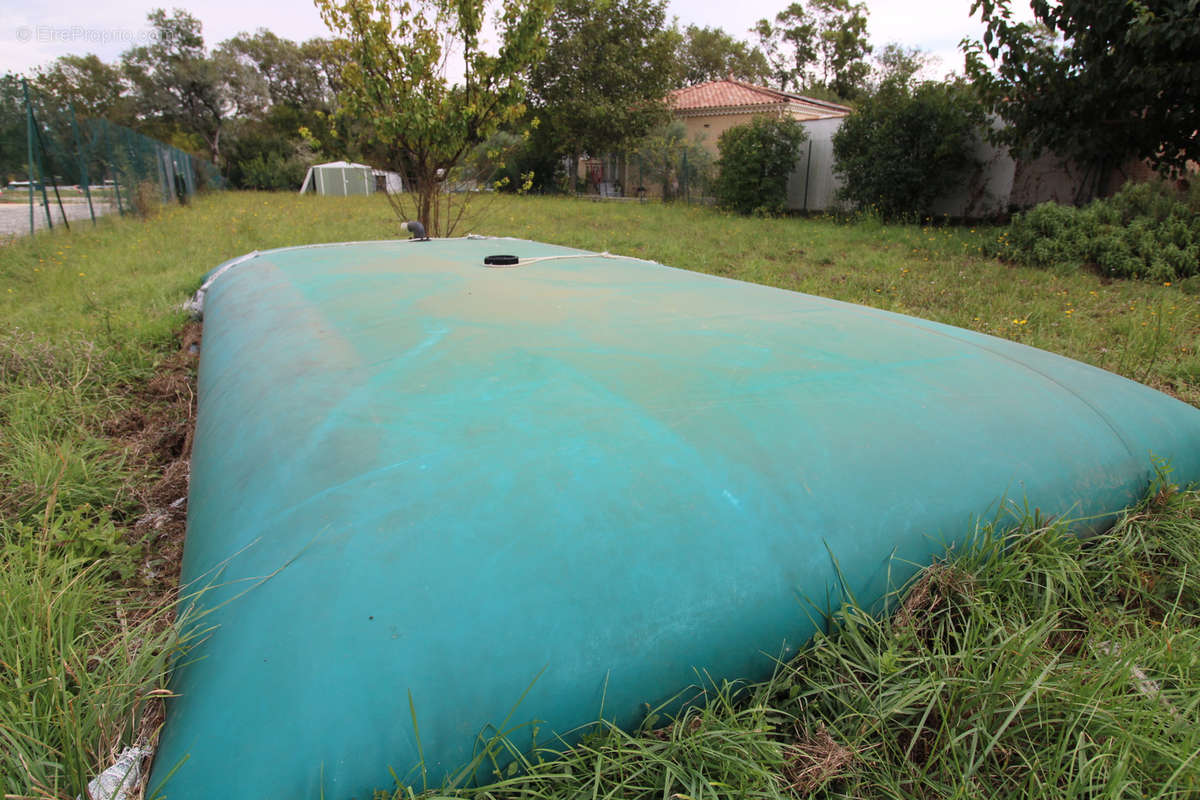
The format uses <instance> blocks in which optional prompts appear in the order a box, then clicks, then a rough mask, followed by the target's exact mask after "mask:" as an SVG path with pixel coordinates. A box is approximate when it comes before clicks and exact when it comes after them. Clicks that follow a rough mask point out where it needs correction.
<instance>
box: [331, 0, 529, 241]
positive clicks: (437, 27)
mask: <svg viewBox="0 0 1200 800" xmlns="http://www.w3.org/2000/svg"><path fill="white" fill-rule="evenodd" d="M551 3H552V0H502V2H500V3H498V4H492V7H493V8H495V11H496V17H495V22H496V27H497V29H498V31H499V37H500V42H499V47H498V50H497V51H496V53H495V55H493V54H491V53H489V52H488V48H487V47H485V42H484V41H483V38H482V35H483V30H484V25H485V22H486V21H487V20H486V15H487V11H488V6H489V4H488V3H487V2H486V0H456V1H454V2H452V1H451V0H413V2H404V1H403V0H342V1H341V2H339V0H317V6H318V8H319V9H320V12H321V17H322V19H324V20H325V22H326V24H328V25H329V27H330V28H331V29H332V30H335V31H338V32H340V33H341V35H342V36H344V37H345V38H344V39H342V40H340V41H338V42H337V43H336V51H337V52H338V53H340V54H341V56H342V58H343V62H344V66H343V68H342V70H341V77H340V81H341V91H340V98H341V101H342V103H343V107H342V109H340V113H341V114H343V115H349V116H351V117H359V118H361V119H369V120H370V124H371V126H372V134H373V137H374V138H375V139H377V140H378V141H379V142H381V143H383V144H384V145H385V147H386V150H385V151H384V155H386V156H387V159H386V166H388V167H390V168H392V169H395V170H397V171H399V172H401V173H402V174H404V175H406V176H407V177H408V178H409V180H410V181H411V182H413V183H415V185H416V192H417V201H416V216H417V219H418V220H420V222H421V223H422V224H423V225H424V226H425V229H426V230H427V231H429V232H430V233H431V234H433V235H443V234H448V233H450V232H452V230H453V227H454V224H455V223H456V222H457V220H458V218H454V219H451V218H450V214H449V213H447V215H446V218H443V217H442V215H441V213H440V210H439V209H440V205H439V204H438V198H439V195H440V194H441V193H442V189H443V188H444V186H445V183H446V182H447V180H450V179H452V178H453V176H454V173H455V168H456V167H458V166H459V165H460V163H461V162H462V161H463V160H464V159H465V158H466V157H467V156H468V155H469V154H470V152H471V149H472V148H474V147H475V146H476V145H478V144H480V143H481V142H483V141H486V140H487V138H488V137H489V136H490V135H491V134H493V133H494V132H495V131H496V130H498V129H499V128H500V126H501V125H502V124H504V123H507V122H512V121H514V120H516V119H518V118H520V116H521V114H522V113H523V112H524V110H525V106H524V97H525V80H524V75H525V73H526V72H527V70H528V69H529V68H530V66H531V65H532V64H533V63H534V62H535V61H536V60H537V59H538V57H539V56H540V55H541V53H542V51H543V46H544V34H543V27H544V26H545V22H546V17H547V15H548V14H549V12H550V8H551ZM451 58H455V59H457V60H458V64H459V66H461V70H462V76H463V77H462V79H461V81H453V82H452V81H451V80H450V77H449V75H448V73H447V64H448V62H449V60H450V59H451ZM397 210H398V212H401V213H402V212H403V208H398V209H397ZM460 216H461V215H460Z"/></svg>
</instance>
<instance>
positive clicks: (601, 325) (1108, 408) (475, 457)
mask: <svg viewBox="0 0 1200 800" xmlns="http://www.w3.org/2000/svg"><path fill="white" fill-rule="evenodd" d="M496 253H512V254H514V255H518V256H521V257H524V258H528V257H538V256H549V255H579V254H580V251H575V250H570V249H568V248H562V247H553V246H549V245H543V244H537V243H533V242H520V241H513V240H440V241H431V242H376V243H358V244H352V245H346V246H325V247H306V248H292V249H286V250H279V251H272V252H266V253H261V254H259V255H258V256H256V257H254V258H252V259H248V260H246V261H244V262H243V263H240V264H238V265H237V266H235V267H233V268H231V269H229V270H227V271H226V272H225V273H224V274H222V275H221V276H220V277H219V278H217V279H216V280H215V281H214V282H213V283H212V285H211V287H210V288H209V291H208V293H207V297H206V300H205V326H204V343H203V350H202V355H201V361H200V379H199V393H200V406H199V409H200V410H199V418H198V425H197V430H196V436H195V451H194V456H193V461H192V484H191V491H190V495H189V521H188V538H187V545H186V553H185V559H184V574H183V577H184V581H185V582H186V583H187V586H188V589H189V590H191V591H193V592H194V591H196V590H199V589H201V588H206V591H205V592H204V593H203V594H202V595H201V596H200V597H199V598H198V603H199V605H200V606H201V607H202V608H207V609H211V611H210V612H209V614H208V615H207V616H206V617H205V618H204V623H205V624H211V625H215V626H216V627H215V629H214V630H213V631H212V633H211V635H210V636H209V637H208V638H207V640H206V641H205V642H204V643H203V644H202V645H200V646H199V647H198V648H197V649H196V650H195V651H194V652H192V653H191V654H190V655H189V657H188V659H187V663H186V664H184V665H183V666H181V667H180V668H179V669H178V671H177V672H176V674H175V677H174V684H173V688H174V689H175V690H176V691H177V692H178V693H179V697H178V698H177V699H175V700H173V701H172V702H171V703H170V706H169V713H168V719H167V725H166V728H165V731H164V735H163V737H162V741H161V748H160V752H159V755H158V757H157V760H156V764H155V770H154V779H153V780H152V782H151V787H152V788H154V787H155V786H157V785H158V784H160V783H161V782H162V781H163V779H164V778H166V776H167V775H168V774H169V773H171V772H172V770H175V771H174V774H173V775H172V776H171V778H170V780H169V781H168V782H167V784H166V786H165V788H163V790H162V793H163V794H164V795H165V796H166V797H168V798H170V799H171V800H193V799H197V800H198V799H200V798H203V800H212V798H214V797H222V798H229V799H230V800H240V799H241V798H247V799H248V798H266V797H289V798H300V797H314V798H315V797H318V796H321V792H322V791H323V792H324V795H323V796H324V797H326V798H331V799H332V800H338V799H340V798H348V797H358V798H368V797H369V796H370V791H371V789H373V788H377V787H379V788H389V787H392V786H393V784H392V781H391V778H390V776H389V772H388V768H389V767H391V768H393V769H395V771H396V773H397V774H398V775H400V776H401V777H402V778H408V779H410V780H415V781H418V782H419V773H418V772H415V771H414V767H415V766H416V764H417V761H418V755H417V754H418V749H417V740H416V737H415V735H414V730H413V725H412V721H411V717H410V712H409V698H410V696H411V699H412V703H413V707H414V708H415V710H416V716H417V720H418V723H419V726H420V745H421V748H422V750H423V752H424V756H425V762H426V768H427V770H428V776H429V779H430V781H431V784H434V785H436V784H438V783H440V782H441V781H442V779H443V778H444V777H445V776H447V775H449V774H453V773H454V772H455V771H456V770H458V769H460V768H461V767H463V766H464V765H465V764H466V763H467V762H469V761H470V760H471V758H472V755H473V753H474V752H476V750H475V748H476V747H477V745H478V737H479V736H480V735H481V734H483V735H485V736H486V735H488V733H489V732H491V731H492V729H491V728H489V727H488V726H489V725H494V726H499V725H501V724H502V723H503V721H504V720H505V719H508V724H509V725H516V724H520V723H525V722H529V721H531V720H539V721H541V722H540V734H539V737H538V738H539V742H545V741H548V740H549V739H550V737H551V732H559V733H564V734H566V733H568V732H570V731H573V730H576V729H577V728H578V727H579V726H581V725H585V724H586V723H588V722H590V721H594V720H595V719H597V717H598V716H599V715H600V714H601V703H602V699H603V713H604V715H605V716H606V717H607V718H609V719H611V720H614V721H615V722H617V723H618V724H620V725H634V724H636V723H637V722H638V721H639V719H640V715H641V714H642V713H643V710H644V707H645V706H644V705H643V704H645V703H650V704H656V703H658V702H660V701H663V700H665V699H667V698H669V697H671V696H673V695H675V694H676V693H677V692H679V691H680V690H682V689H684V688H685V687H687V686H688V685H689V684H693V683H695V682H696V681H697V671H698V670H703V671H706V672H707V673H708V674H709V675H711V676H712V677H713V678H716V679H720V678H747V679H755V678H763V677H765V676H767V675H769V674H770V672H771V670H772V666H773V661H772V658H773V657H777V656H780V655H783V656H785V657H786V656H787V655H788V654H790V653H792V652H794V650H795V648H796V647H797V646H799V645H801V644H803V643H804V642H805V640H806V639H808V638H809V636H810V635H811V634H812V632H813V627H812V626H813V619H814V616H815V613H816V612H814V606H815V607H817V608H819V609H824V608H825V607H826V606H827V604H830V603H832V604H834V605H836V604H837V603H838V602H839V598H840V594H839V590H838V580H837V576H836V573H835V566H834V559H836V562H837V566H838V567H840V569H841V572H842V574H843V575H844V576H845V577H846V578H847V579H848V581H849V585H850V588H851V589H852V590H853V591H854V593H855V596H856V597H857V598H858V599H859V601H870V600H872V599H876V598H878V597H880V596H881V595H882V593H883V592H884V591H885V590H886V589H887V588H888V581H889V579H890V580H891V582H892V583H893V584H895V583H898V582H900V581H903V580H904V579H906V578H907V577H908V576H909V575H911V574H912V572H913V571H914V570H915V569H917V568H918V566H919V565H922V564H926V563H928V562H929V561H930V560H931V558H932V557H933V556H934V555H935V554H938V553H940V552H941V551H942V550H943V549H944V547H945V546H946V545H947V544H949V543H951V542H955V541H960V540H961V539H962V538H964V537H965V535H966V534H967V533H968V532H969V531H970V529H971V527H972V526H973V524H974V523H975V522H976V521H978V520H979V519H981V518H983V519H992V518H993V517H995V516H996V515H998V514H1000V515H1003V514H1005V513H1007V512H1006V509H1005V506H1006V505H1008V506H1012V507H1019V508H1024V507H1025V506H1026V505H1028V507H1029V508H1035V507H1036V508H1038V509H1040V511H1041V512H1042V513H1043V514H1050V515H1061V514H1068V515H1070V516H1072V517H1092V518H1093V520H1092V522H1091V523H1089V524H1090V525H1092V526H1098V525H1100V524H1103V522H1104V521H1105V520H1106V519H1110V518H1111V515H1112V514H1113V513H1114V512H1116V511H1117V510H1119V509H1121V508H1123V507H1124V506H1126V505H1128V504H1130V503H1132V502H1134V501H1136V500H1137V499H1138V498H1139V496H1140V495H1141V493H1142V492H1143V491H1144V490H1145V489H1146V487H1147V485H1148V483H1149V481H1150V479H1151V477H1152V474H1153V470H1152V463H1151V455H1152V454H1153V455H1154V456H1158V457H1163V458H1168V459H1170V460H1171V464H1172V466H1173V468H1174V477H1175V479H1176V480H1177V481H1182V482H1187V481H1194V480H1197V479H1200V411H1197V410H1196V409H1194V408H1192V407H1190V406H1187V405H1184V404H1182V403H1180V402H1178V401H1176V400H1174V399H1172V398H1170V397H1167V396H1166V395H1163V394H1160V393H1158V392H1155V391H1153V390H1151V389H1149V388H1147V387H1144V386H1141V385H1139V384H1136V383H1132V382H1130V381H1127V380H1124V379H1123V378H1120V377H1117V376H1115V375H1112V374H1110V373H1107V372H1104V371H1101V370H1098V369H1094V368H1092V367H1089V366H1086V365H1084V364H1081V363H1078V362H1074V361H1071V360H1068V359H1065V358H1061V357H1058V356H1054V355H1051V354H1049V353H1045V352H1042V351H1039V350H1035V349H1032V348H1029V347H1025V346H1022V345H1019V344H1015V343H1012V342H1007V341H1004V340H1000V339H995V338H992V337H989V336H984V335H981V334H977V333H973V332H970V331H965V330H960V329H957V328H952V327H948V326H945V325H939V324H936V323H931V322H926V321H922V320H918V319H914V318H911V317H905V316H900V315H896V314H890V313H887V312H882V311H877V310H873V309H870V308H865V307H861V306H855V305H850V304H845V303H840V302H835V301H831V300H826V299H822V298H818V297H811V296H807V295H802V294H797V293H794V292H788V291H784V290H780V289H774V288H768V287H764V286H759V285H754V284H747V283H741V282H738V281H732V280H726V279H723V278H718V277H713V276H709V275H702V274H697V273H693V272H688V271H683V270H676V269H672V268H669V267H665V266H661V265H657V264H653V263H649V262H644V261H637V260H632V259H622V258H605V257H601V256H599V255H590V256H588V257H583V258H568V259H556V260H546V261H538V262H534V263H530V264H523V265H521V266H518V267H515V268H509V269H494V268H488V267H484V266H483V264H482V261H483V258H484V256H486V255H489V254H496ZM1085 527H1086V526H1085ZM531 685H532V688H530V687H531ZM527 690H528V693H527V694H526V691H527ZM523 694H524V700H523V701H522V702H521V703H520V705H519V706H517V707H516V708H515V710H514V706H515V705H516V704H517V702H518V699H519V698H521V697H522V695H523ZM513 739H514V741H515V742H517V743H518V744H519V745H522V746H525V745H527V744H528V743H529V740H530V729H529V728H522V729H521V730H519V731H518V732H517V733H515V734H514V736H513Z"/></svg>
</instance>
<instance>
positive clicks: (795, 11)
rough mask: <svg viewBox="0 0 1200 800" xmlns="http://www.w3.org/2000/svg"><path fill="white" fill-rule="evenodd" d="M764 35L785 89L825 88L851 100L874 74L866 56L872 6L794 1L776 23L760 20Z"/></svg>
mask: <svg viewBox="0 0 1200 800" xmlns="http://www.w3.org/2000/svg"><path fill="white" fill-rule="evenodd" d="M753 31H754V32H755V33H757V34H758V37H759V39H760V41H761V42H762V44H763V49H764V51H765V52H766V57H767V60H768V62H769V63H770V65H771V70H772V74H773V75H774V77H775V79H776V80H777V81H778V82H779V88H780V90H782V91H787V90H788V86H789V85H792V86H794V87H795V88H796V89H798V90H805V91H809V90H812V89H825V90H827V91H828V92H831V93H832V94H833V95H834V96H836V97H839V98H842V99H850V98H853V97H854V96H855V95H857V94H858V93H859V91H860V90H861V88H862V85H863V82H864V80H865V79H866V77H867V75H868V74H869V73H870V66H869V65H868V64H867V62H866V60H865V59H866V56H867V55H868V54H869V53H870V52H871V46H870V45H869V44H868V43H867V6H866V4H865V3H852V2H850V0H808V3H807V5H805V4H804V3H792V4H791V5H789V6H788V7H787V8H785V9H784V10H783V11H780V12H779V13H778V14H776V15H775V24H774V25H772V24H771V23H770V21H768V20H766V19H761V20H759V21H758V22H757V23H756V24H755V26H754V28H753Z"/></svg>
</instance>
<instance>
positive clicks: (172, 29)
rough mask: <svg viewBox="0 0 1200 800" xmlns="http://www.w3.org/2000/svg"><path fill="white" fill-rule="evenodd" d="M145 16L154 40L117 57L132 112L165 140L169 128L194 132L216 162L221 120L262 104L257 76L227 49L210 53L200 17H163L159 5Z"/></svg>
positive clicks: (178, 13)
mask: <svg viewBox="0 0 1200 800" xmlns="http://www.w3.org/2000/svg"><path fill="white" fill-rule="evenodd" d="M148 18H149V20H150V24H151V25H152V26H153V27H154V30H155V34H156V35H155V38H154V41H153V42H152V43H151V44H149V45H144V46H141V47H135V48H133V49H131V50H128V51H126V52H125V54H124V55H123V56H122V69H123V72H124V74H125V77H126V79H127V80H128V81H129V82H130V84H131V86H132V88H133V95H134V101H135V106H136V109H137V113H138V115H139V117H142V118H143V119H148V120H149V123H148V124H147V123H143V125H142V127H148V128H149V129H150V130H149V132H150V133H152V134H155V135H158V136H159V137H160V138H170V133H171V129H172V128H178V129H180V130H182V131H183V132H185V133H193V134H196V135H198V136H200V137H202V139H203V140H204V142H205V144H206V145H207V147H208V151H209V153H210V154H211V155H212V158H213V161H214V162H216V163H218V164H221V163H222V161H221V136H222V134H223V133H224V131H225V128H226V124H227V122H228V121H229V120H230V119H232V118H236V117H240V116H246V115H249V114H254V113H257V112H258V111H260V110H261V109H262V107H263V106H264V104H265V102H266V87H265V84H264V82H263V79H262V76H261V75H260V74H258V73H257V72H256V71H255V70H253V69H251V68H249V67H247V66H246V65H244V64H242V63H240V62H239V61H238V60H237V59H236V58H233V57H232V56H231V55H230V54H228V53H221V54H218V55H217V56H210V55H209V54H208V53H207V51H206V50H205V47H204V36H203V33H202V28H201V25H200V20H198V19H196V18H195V17H193V16H192V15H191V14H189V13H187V12H186V11H182V10H180V9H176V10H175V12H174V13H173V14H172V15H171V16H169V17H168V16H167V13H166V12H165V11H163V10H162V9H161V8H160V9H155V10H154V11H151V12H150V14H149V15H148ZM156 123H157V125H156Z"/></svg>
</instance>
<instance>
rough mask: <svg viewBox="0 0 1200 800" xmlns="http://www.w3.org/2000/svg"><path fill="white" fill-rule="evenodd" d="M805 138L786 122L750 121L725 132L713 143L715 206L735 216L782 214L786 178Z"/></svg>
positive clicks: (801, 130) (771, 119)
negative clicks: (717, 153) (717, 157)
mask: <svg viewBox="0 0 1200 800" xmlns="http://www.w3.org/2000/svg"><path fill="white" fill-rule="evenodd" d="M807 138H808V134H807V133H805V131H804V128H803V126H801V125H800V123H799V122H797V121H796V120H794V119H791V118H790V117H785V118H777V117H755V118H754V120H753V121H751V122H749V123H747V124H745V125H738V126H737V127H734V128H729V129H728V130H726V131H725V132H724V133H722V134H721V138H719V139H718V140H717V149H718V150H719V151H720V154H721V158H720V160H719V161H718V162H717V168H718V170H719V171H718V173H717V180H716V182H715V183H714V185H713V194H714V195H715V196H716V198H717V203H718V204H719V205H720V206H721V207H722V208H727V209H729V210H731V211H736V212H738V213H739V214H761V215H770V214H779V213H782V212H783V208H784V203H786V202H787V182H788V176H789V175H791V173H792V170H794V169H795V168H796V159H797V157H798V156H799V153H800V145H802V144H803V143H804V141H805V140H806V139H807Z"/></svg>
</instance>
